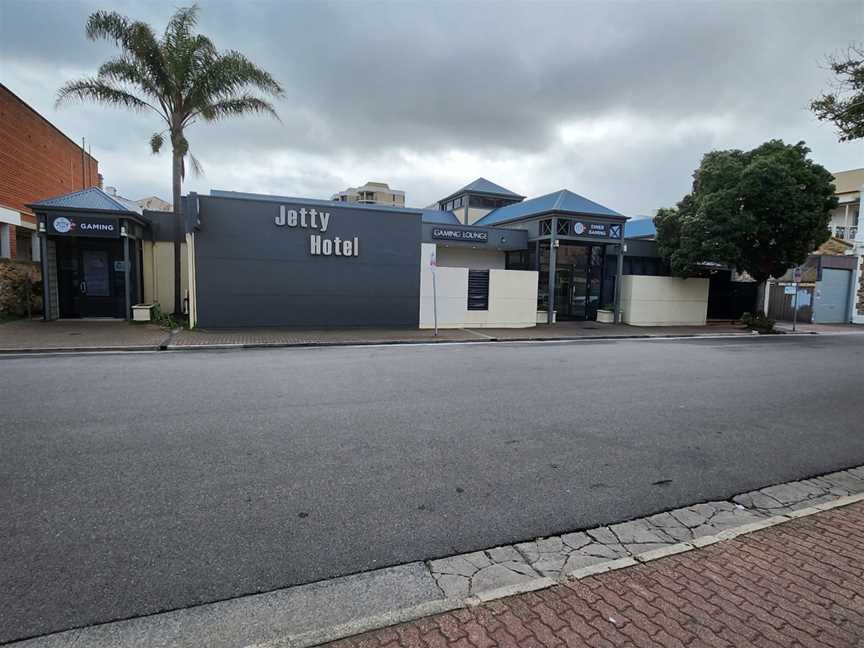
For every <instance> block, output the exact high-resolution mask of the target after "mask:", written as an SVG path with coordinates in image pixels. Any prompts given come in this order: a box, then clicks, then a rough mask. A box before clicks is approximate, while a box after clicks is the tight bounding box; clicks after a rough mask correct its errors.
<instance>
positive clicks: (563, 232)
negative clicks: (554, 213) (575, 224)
mask: <svg viewBox="0 0 864 648" xmlns="http://www.w3.org/2000/svg"><path fill="white" fill-rule="evenodd" d="M569 233H570V221H568V220H563V219H559V220H558V236H567V235H568V234H569Z"/></svg>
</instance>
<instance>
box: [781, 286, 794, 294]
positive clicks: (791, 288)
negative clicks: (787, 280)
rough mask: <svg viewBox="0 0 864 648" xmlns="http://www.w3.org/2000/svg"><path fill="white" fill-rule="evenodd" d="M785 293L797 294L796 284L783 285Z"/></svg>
mask: <svg viewBox="0 0 864 648" xmlns="http://www.w3.org/2000/svg"><path fill="white" fill-rule="evenodd" d="M783 294H784V295H794V294H795V286H783Z"/></svg>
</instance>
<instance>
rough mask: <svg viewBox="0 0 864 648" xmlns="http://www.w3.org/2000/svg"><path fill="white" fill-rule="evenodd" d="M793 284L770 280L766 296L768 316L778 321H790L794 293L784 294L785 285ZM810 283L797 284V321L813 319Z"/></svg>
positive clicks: (811, 285)
mask: <svg viewBox="0 0 864 648" xmlns="http://www.w3.org/2000/svg"><path fill="white" fill-rule="evenodd" d="M787 285H789V286H791V285H793V284H786V283H777V282H775V281H772V282H771V294H770V295H769V297H768V317H770V318H771V319H774V320H778V321H785V322H791V321H792V314H793V312H794V308H793V304H794V303H795V295H794V293H793V294H791V295H787V294H786V286H787ZM813 290H814V285H813V284H812V283H808V284H799V285H798V321H799V322H801V323H810V322H811V321H812V319H813Z"/></svg>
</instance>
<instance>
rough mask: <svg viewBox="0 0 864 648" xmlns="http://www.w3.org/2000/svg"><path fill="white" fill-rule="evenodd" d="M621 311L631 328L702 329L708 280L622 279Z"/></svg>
mask: <svg viewBox="0 0 864 648" xmlns="http://www.w3.org/2000/svg"><path fill="white" fill-rule="evenodd" d="M621 310H622V311H623V320H624V323H625V324H633V325H634V326H669V325H676V324H680V325H687V324H690V325H704V324H705V320H706V318H707V316H708V279H696V278H690V279H680V278H678V277H648V276H642V275H624V276H623V277H622V282H621Z"/></svg>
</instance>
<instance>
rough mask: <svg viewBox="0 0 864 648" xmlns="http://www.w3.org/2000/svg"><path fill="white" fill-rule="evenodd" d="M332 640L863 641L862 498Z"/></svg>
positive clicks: (443, 644) (859, 646)
mask: <svg viewBox="0 0 864 648" xmlns="http://www.w3.org/2000/svg"><path fill="white" fill-rule="evenodd" d="M330 646H331V647H332V648H337V647H338V648H361V647H362V648H409V647H412V648H413V647H418V648H451V647H452V648H491V647H498V648H509V647H514V646H519V647H521V648H535V647H540V646H547V647H551V646H590V647H592V648H605V647H609V646H632V647H636V648H649V647H654V646H657V647H659V648H676V647H677V648H681V647H682V646H686V647H687V648H696V647H697V646H698V647H703V646H704V647H706V648H708V647H711V648H714V647H720V646H730V647H733V646H734V647H739V646H740V647H743V648H752V647H755V646H758V647H760V648H768V647H770V648H790V647H797V646H800V647H803V648H811V647H813V648H815V647H817V646H819V647H824V646H830V647H832V648H833V647H836V648H864V503H857V504H852V505H849V506H846V507H843V508H838V509H833V510H831V511H826V512H823V513H819V514H816V515H812V516H809V517H806V518H801V519H798V520H795V521H793V522H788V523H785V524H782V525H779V526H776V527H771V528H769V529H765V530H762V531H758V532H755V533H751V534H748V535H744V536H739V537H738V538H736V539H734V540H729V541H726V542H721V543H718V544H715V545H710V546H708V547H705V548H703V549H699V550H696V551H690V552H688V553H685V554H678V555H676V556H671V557H668V558H663V559H660V560H657V561H654V562H651V563H647V564H644V565H639V566H636V567H630V568H627V569H623V570H619V571H614V572H608V573H606V574H601V575H597V576H592V577H589V578H585V579H583V580H580V581H573V582H571V583H568V584H566V585H559V586H556V587H553V588H550V589H546V590H542V591H538V592H532V593H529V594H520V595H518V596H512V597H510V598H506V599H501V600H499V601H494V602H492V603H489V604H486V605H482V606H479V607H473V608H465V609H460V610H456V611H454V612H450V613H447V614H441V615H438V616H434V617H429V618H426V619H421V620H419V621H414V622H411V623H406V624H403V625H399V626H394V627H392V628H386V629H384V630H379V631H376V632H371V633H367V634H364V635H359V636H357V637H353V638H350V639H344V640H342V641H339V642H336V643H334V644H330Z"/></svg>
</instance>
